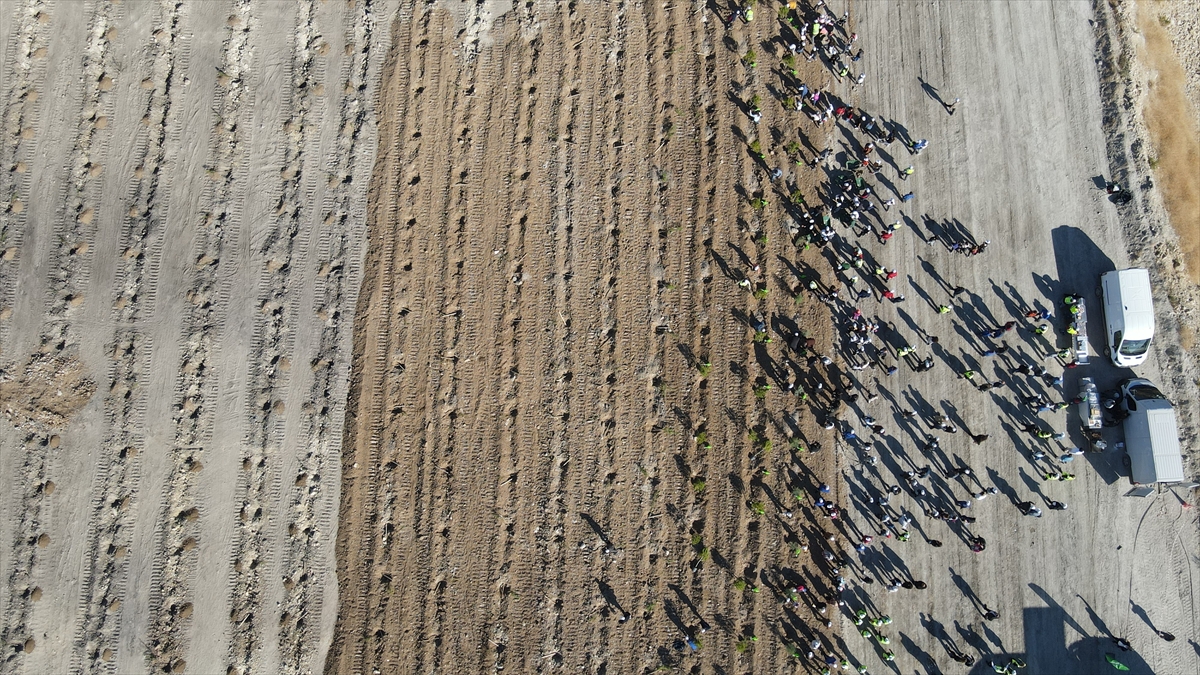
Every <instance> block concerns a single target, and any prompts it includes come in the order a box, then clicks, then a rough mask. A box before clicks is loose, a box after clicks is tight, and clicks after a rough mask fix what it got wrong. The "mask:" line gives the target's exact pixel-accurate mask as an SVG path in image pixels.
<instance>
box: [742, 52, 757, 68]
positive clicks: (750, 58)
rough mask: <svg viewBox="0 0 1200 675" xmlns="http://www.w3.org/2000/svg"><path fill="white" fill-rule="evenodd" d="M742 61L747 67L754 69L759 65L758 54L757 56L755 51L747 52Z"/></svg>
mask: <svg viewBox="0 0 1200 675" xmlns="http://www.w3.org/2000/svg"><path fill="white" fill-rule="evenodd" d="M742 61H743V62H744V63H745V64H746V65H747V66H750V67H751V68H754V67H755V66H757V65H758V54H755V53H754V50H753V49H751V50H750V51H748V52H746V54H745V56H743V57H742Z"/></svg>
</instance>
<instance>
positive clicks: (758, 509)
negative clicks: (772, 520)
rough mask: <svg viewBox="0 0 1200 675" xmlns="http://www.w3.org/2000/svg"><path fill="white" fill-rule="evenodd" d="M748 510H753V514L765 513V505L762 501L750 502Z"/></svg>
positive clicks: (760, 514)
mask: <svg viewBox="0 0 1200 675" xmlns="http://www.w3.org/2000/svg"><path fill="white" fill-rule="evenodd" d="M750 510H751V511H753V512H754V515H756V516H762V515H766V513H767V506H766V505H765V504H763V503H762V502H750Z"/></svg>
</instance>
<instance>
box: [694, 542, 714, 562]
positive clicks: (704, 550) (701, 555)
mask: <svg viewBox="0 0 1200 675" xmlns="http://www.w3.org/2000/svg"><path fill="white" fill-rule="evenodd" d="M711 556H712V554H711V553H709V550H708V547H707V546H705V547H704V548H702V549H700V553H699V554H698V555H697V556H696V557H698V558H700V562H705V561H707V560H708V559H709V558H710V557H711Z"/></svg>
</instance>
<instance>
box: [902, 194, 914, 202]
mask: <svg viewBox="0 0 1200 675" xmlns="http://www.w3.org/2000/svg"><path fill="white" fill-rule="evenodd" d="M912 200H913V193H912V192H908V193H905V194H904V195H901V197H900V201H902V202H911V201H912Z"/></svg>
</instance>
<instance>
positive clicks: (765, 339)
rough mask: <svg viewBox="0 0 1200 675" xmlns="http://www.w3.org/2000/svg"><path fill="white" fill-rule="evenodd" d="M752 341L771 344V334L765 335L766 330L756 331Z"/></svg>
mask: <svg viewBox="0 0 1200 675" xmlns="http://www.w3.org/2000/svg"><path fill="white" fill-rule="evenodd" d="M754 342H755V343H757V344H771V336H769V335H767V331H765V330H763V331H758V332H757V333H755V334H754Z"/></svg>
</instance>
